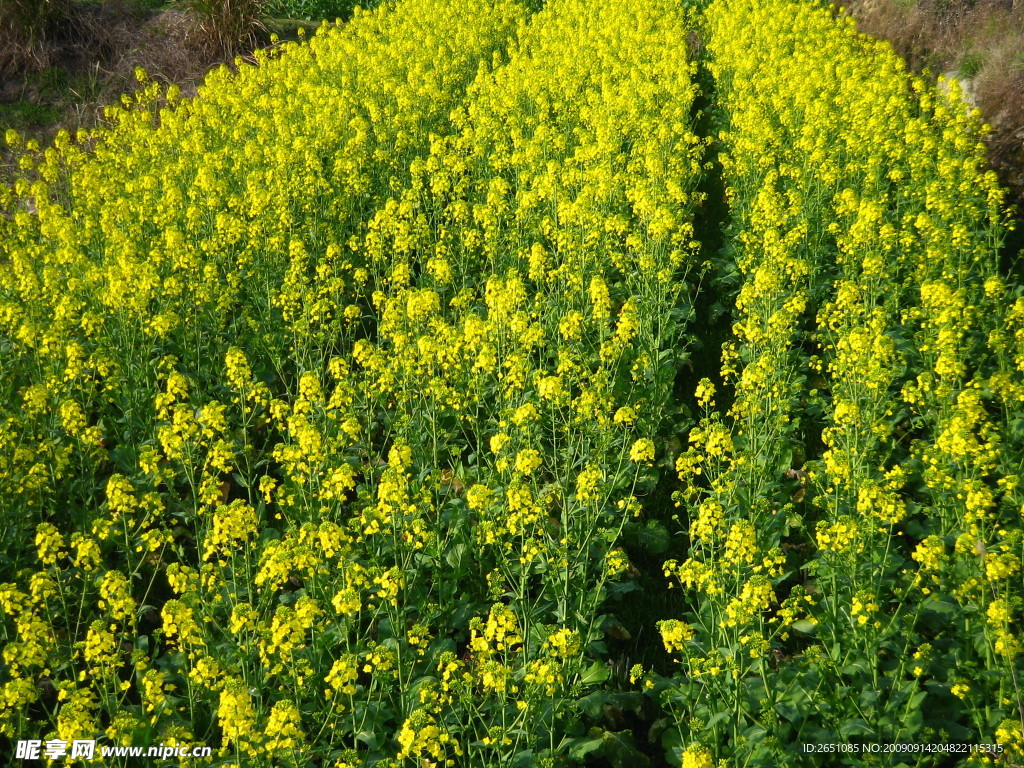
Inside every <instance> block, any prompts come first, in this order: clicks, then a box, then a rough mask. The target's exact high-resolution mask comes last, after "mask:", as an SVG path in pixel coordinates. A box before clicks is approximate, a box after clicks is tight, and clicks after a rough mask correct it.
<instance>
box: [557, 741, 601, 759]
mask: <svg viewBox="0 0 1024 768" xmlns="http://www.w3.org/2000/svg"><path fill="white" fill-rule="evenodd" d="M602 744H604V738H603V737H602V736H597V737H588V736H578V737H576V738H575V739H569V741H568V744H566V746H567V747H568V749H569V757H570V759H572V760H582V759H583V758H584V757H586V756H587V755H589V754H590V753H591V752H594V751H596V750H598V749H600V748H601V745H602Z"/></svg>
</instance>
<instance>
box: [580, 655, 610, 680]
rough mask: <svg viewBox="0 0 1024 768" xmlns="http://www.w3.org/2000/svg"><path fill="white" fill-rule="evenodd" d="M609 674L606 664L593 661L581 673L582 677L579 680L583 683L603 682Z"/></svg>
mask: <svg viewBox="0 0 1024 768" xmlns="http://www.w3.org/2000/svg"><path fill="white" fill-rule="evenodd" d="M609 674H610V673H609V672H608V667H607V666H606V665H604V664H603V663H601V662H600V661H595V662H594V663H593V664H591V665H590V666H589V667H587V670H586V671H585V672H584V673H583V677H582V678H581V679H580V682H581V683H582V684H583V685H597V684H598V683H603V682H604V681H605V680H607V679H608V675H609Z"/></svg>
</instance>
